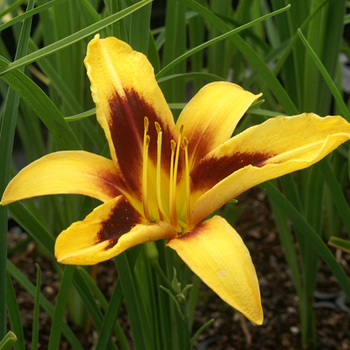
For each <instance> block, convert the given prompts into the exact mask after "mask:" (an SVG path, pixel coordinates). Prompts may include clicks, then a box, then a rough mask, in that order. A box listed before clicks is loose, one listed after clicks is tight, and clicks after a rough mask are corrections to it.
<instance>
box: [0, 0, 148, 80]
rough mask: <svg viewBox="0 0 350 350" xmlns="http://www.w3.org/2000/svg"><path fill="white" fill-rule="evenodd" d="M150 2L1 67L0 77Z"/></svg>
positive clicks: (133, 7) (143, 2)
mask: <svg viewBox="0 0 350 350" xmlns="http://www.w3.org/2000/svg"><path fill="white" fill-rule="evenodd" d="M151 1H152V0H142V1H140V2H138V3H136V4H134V5H132V6H130V7H128V8H127V9H125V10H122V11H120V12H118V13H115V14H113V15H111V16H109V17H107V18H104V19H102V20H101V21H99V22H97V23H94V24H92V25H90V26H88V27H87V28H84V29H82V30H79V31H78V32H76V33H74V34H72V35H69V36H67V37H65V38H63V39H61V40H58V41H56V42H54V43H52V44H50V45H47V46H45V47H43V48H42V49H39V50H38V51H36V52H32V53H30V54H28V55H27V56H25V57H23V58H21V59H18V60H16V61H14V62H12V63H9V64H8V65H7V66H6V67H2V68H1V69H0V76H1V75H3V74H5V73H8V72H10V71H12V70H14V69H17V68H19V67H22V66H25V65H27V64H29V63H32V62H34V61H35V60H38V59H40V58H43V57H46V56H48V55H50V54H52V53H53V52H56V51H58V50H61V49H63V48H64V47H67V46H69V45H72V44H73V43H76V42H77V41H79V40H82V39H84V38H86V37H87V36H89V35H91V34H94V33H96V32H98V31H100V30H101V29H103V28H105V27H107V26H109V25H111V24H113V23H114V22H117V21H119V20H120V19H122V18H124V17H126V16H128V15H129V14H131V13H133V12H135V11H137V10H138V9H139V8H141V7H143V6H145V5H147V4H148V3H150V2H151Z"/></svg>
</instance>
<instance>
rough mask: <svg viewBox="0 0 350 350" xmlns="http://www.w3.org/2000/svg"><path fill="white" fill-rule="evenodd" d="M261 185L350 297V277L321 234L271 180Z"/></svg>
mask: <svg viewBox="0 0 350 350" xmlns="http://www.w3.org/2000/svg"><path fill="white" fill-rule="evenodd" d="M261 187H262V188H263V189H264V190H265V191H266V193H267V194H268V196H269V197H270V198H271V199H272V200H273V201H275V202H276V203H277V204H278V205H279V206H280V207H281V209H282V210H284V211H285V213H286V214H287V215H288V217H289V218H290V219H291V220H292V222H293V224H294V225H295V227H296V228H297V230H298V231H299V232H300V233H301V234H303V236H304V238H305V240H306V241H307V242H309V245H310V246H311V247H313V248H314V249H315V250H316V251H317V253H318V254H319V256H320V257H321V258H322V259H323V261H324V262H325V263H326V264H327V266H328V267H329V268H330V270H331V271H332V273H333V274H334V276H335V277H336V279H337V280H338V282H339V284H340V286H341V287H342V288H343V290H344V292H345V294H346V295H347V297H348V298H350V279H349V277H348V276H347V275H346V273H345V272H344V270H343V269H342V268H341V266H340V265H339V263H338V261H337V260H336V258H335V257H334V255H333V254H332V252H331V251H330V250H329V249H328V247H327V246H326V244H325V243H324V242H323V241H322V239H321V238H320V236H319V235H318V234H317V233H316V232H315V230H314V229H313V228H312V227H311V226H310V225H309V223H308V222H307V221H306V220H305V218H304V217H303V216H302V215H301V214H300V212H299V211H298V210H296V209H295V207H294V206H293V205H292V204H291V203H290V202H289V201H288V199H287V198H286V197H285V196H284V195H283V194H282V193H281V192H280V191H279V190H278V189H277V187H276V186H274V185H272V184H271V183H270V182H265V183H264V184H263V185H261Z"/></svg>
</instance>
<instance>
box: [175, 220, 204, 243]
mask: <svg viewBox="0 0 350 350" xmlns="http://www.w3.org/2000/svg"><path fill="white" fill-rule="evenodd" d="M206 225H207V222H206V221H202V222H201V223H199V224H197V225H196V226H195V227H194V228H193V229H192V230H191V231H188V232H185V233H184V234H182V235H181V236H180V237H178V238H177V239H181V240H186V239H191V238H194V236H195V235H197V234H200V233H201V232H202V231H203V228H205V226H206Z"/></svg>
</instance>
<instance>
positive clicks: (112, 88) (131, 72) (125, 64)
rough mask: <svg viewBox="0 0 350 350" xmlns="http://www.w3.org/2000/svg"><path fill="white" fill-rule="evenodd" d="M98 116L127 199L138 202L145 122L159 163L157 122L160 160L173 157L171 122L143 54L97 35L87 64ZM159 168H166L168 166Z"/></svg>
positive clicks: (151, 154)
mask: <svg viewBox="0 0 350 350" xmlns="http://www.w3.org/2000/svg"><path fill="white" fill-rule="evenodd" d="M84 62H85V65H86V69H87V74H88V76H89V79H90V82H91V92H92V97H93V100H94V102H95V104H96V114H97V119H98V121H99V123H100V124H101V126H102V128H103V129H104V132H105V134H106V137H107V140H108V142H109V147H110V150H111V154H112V158H113V160H114V161H115V162H116V166H117V169H120V170H121V172H122V173H123V174H124V177H125V178H126V179H128V186H129V193H130V194H132V195H133V196H134V197H137V198H138V199H140V198H141V192H142V190H141V177H142V176H141V175H142V146H143V137H144V118H145V117H147V118H148V120H149V132H148V134H149V136H150V146H149V151H148V155H149V157H150V159H151V160H153V163H154V164H156V159H157V132H156V128H155V122H157V123H159V124H160V127H161V129H162V133H163V152H162V155H164V156H167V157H168V159H169V157H170V154H171V145H170V140H171V139H174V140H177V136H176V135H177V131H176V128H175V124H174V120H173V116H172V114H171V111H170V109H169V107H168V105H167V103H166V101H165V98H164V96H163V94H162V92H161V90H160V88H159V86H158V84H157V82H156V80H155V77H154V72H153V67H152V66H151V64H150V63H149V61H148V59H147V57H146V56H145V55H143V54H142V53H139V52H136V51H133V50H132V48H131V47H130V46H129V45H128V44H126V43H125V42H123V41H120V40H118V39H116V38H113V37H109V38H106V39H100V38H99V36H98V35H97V36H96V37H95V38H94V39H93V40H92V41H91V42H90V43H89V45H88V50H87V56H86V58H85V61H84ZM162 164H164V166H167V167H168V168H169V165H168V164H170V161H165V160H164V161H163V162H162Z"/></svg>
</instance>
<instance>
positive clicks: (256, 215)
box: [9, 189, 350, 350]
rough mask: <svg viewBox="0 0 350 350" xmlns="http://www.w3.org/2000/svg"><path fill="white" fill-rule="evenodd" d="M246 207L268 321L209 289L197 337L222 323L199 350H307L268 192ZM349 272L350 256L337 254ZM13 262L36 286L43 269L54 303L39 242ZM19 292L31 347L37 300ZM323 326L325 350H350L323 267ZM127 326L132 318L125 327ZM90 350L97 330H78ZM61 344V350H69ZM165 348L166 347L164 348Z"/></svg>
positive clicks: (349, 314) (101, 276)
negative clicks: (254, 320) (257, 322)
mask: <svg viewBox="0 0 350 350" xmlns="http://www.w3.org/2000/svg"><path fill="white" fill-rule="evenodd" d="M239 204H240V205H241V206H242V212H241V214H240V217H239V220H238V223H237V225H236V229H237V231H238V232H239V233H240V234H241V235H242V237H243V240H244V241H245V243H246V245H247V246H248V249H249V251H250V252H251V255H252V259H253V262H254V265H255V267H256V270H257V274H258V278H259V284H260V289H261V296H262V304H263V308H264V316H265V319H264V323H263V325H262V326H254V325H252V324H251V323H250V322H249V321H247V320H246V319H245V318H243V317H241V316H240V315H239V314H238V313H236V312H235V311H234V310H233V309H232V308H230V307H228V306H227V305H226V304H224V303H223V302H222V301H221V300H220V299H219V298H218V297H217V296H216V295H215V294H214V293H212V292H211V290H209V289H208V288H206V287H205V286H203V287H202V295H204V296H205V298H201V301H200V302H199V304H198V306H197V310H196V314H195V323H194V331H196V330H197V329H198V328H199V327H200V326H201V325H203V324H204V323H205V322H207V321H208V320H209V319H211V318H214V319H215V321H214V323H213V324H211V326H209V327H208V328H207V329H206V330H205V332H204V333H202V334H201V336H200V337H199V339H198V343H197V345H196V349H198V350H214V349H215V350H221V349H222V350H231V349H232V350H233V349H259V350H264V349H285V350H287V349H288V350H293V349H301V348H302V347H301V341H300V338H301V335H300V323H299V316H298V300H297V297H296V293H295V291H294V287H293V284H292V282H291V277H290V273H289V270H288V265H287V264H286V261H285V258H284V254H283V250H282V247H281V245H280V242H279V238H278V234H277V232H276V229H275V224H274V221H273V217H272V214H271V211H270V209H269V207H268V202H267V199H266V197H265V194H264V193H263V192H261V191H260V190H259V189H253V190H250V191H248V192H247V193H246V194H245V195H244V196H242V197H241V198H239ZM16 230H17V232H10V233H9V247H10V248H11V247H12V246H13V245H15V244H17V243H18V241H19V240H23V239H24V238H25V237H26V234H25V233H20V232H18V228H16V226H15V227H14V228H13V230H12V231H16ZM334 253H335V254H336V256H337V259H338V260H339V261H340V263H341V264H342V266H343V268H344V270H345V272H346V273H347V274H348V275H349V274H350V256H349V254H345V253H341V252H339V251H335V252H334ZM10 260H11V261H12V262H13V263H14V264H15V265H16V266H17V267H18V268H19V269H20V270H21V272H22V273H23V274H25V275H26V276H27V277H28V278H29V279H30V280H31V281H32V282H33V283H35V280H36V267H35V263H38V264H39V265H40V266H41V269H42V291H43V293H44V295H45V296H46V297H47V298H48V299H49V300H50V301H51V302H52V303H53V304H54V303H55V297H56V296H57V291H58V288H59V279H58V276H57V275H56V273H55V270H54V268H53V266H52V263H51V262H50V261H48V260H47V259H45V258H44V257H42V256H38V254H37V253H36V249H35V245H34V243H29V244H26V245H24V247H23V249H22V250H20V251H18V252H16V253H13V254H12V255H11V256H10ZM115 273H116V272H115V269H114V265H113V264H111V263H110V262H106V263H103V264H100V265H99V267H98V276H97V281H98V284H99V286H100V288H101V289H102V290H103V291H104V292H105V294H106V297H107V298H108V296H109V295H110V293H111V292H112V289H113V286H114V282H115V280H116V275H115ZM14 287H15V291H16V295H17V300H18V303H19V307H20V312H21V316H22V322H23V326H24V333H25V339H26V348H28V349H29V348H30V341H31V329H32V317H33V307H34V305H33V298H32V297H31V296H30V295H29V294H28V293H27V292H25V291H24V290H23V288H21V287H20V286H19V285H18V283H17V282H16V281H14ZM315 301H316V309H315V311H316V323H317V337H318V348H319V349H326V350H328V349H329V350H331V349H334V350H347V349H349V350H350V332H349V330H350V309H349V307H350V305H349V302H348V301H347V300H346V299H345V297H344V295H343V293H342V291H341V288H340V287H339V285H338V283H337V281H336V280H335V278H334V277H333V276H332V274H331V273H330V271H329V270H328V268H327V267H326V266H325V265H324V264H323V263H322V262H320V266H319V275H318V281H317V294H316V295H315ZM123 322H124V324H126V322H127V320H124V321H123ZM50 327H51V320H50V318H49V316H48V315H47V314H46V313H45V312H44V311H41V312H40V334H39V349H46V348H47V344H48V339H49V334H50ZM74 330H75V332H76V335H77V337H78V338H79V339H80V340H81V344H82V345H83V347H84V349H93V348H94V345H93V344H94V342H95V341H96V337H97V334H96V332H95V331H94V330H93V329H92V328H90V330H89V331H88V332H86V331H84V330H81V329H74ZM69 348H70V347H69V344H68V343H67V342H66V341H65V339H62V342H61V349H69ZM165 350H166V349H165Z"/></svg>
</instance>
